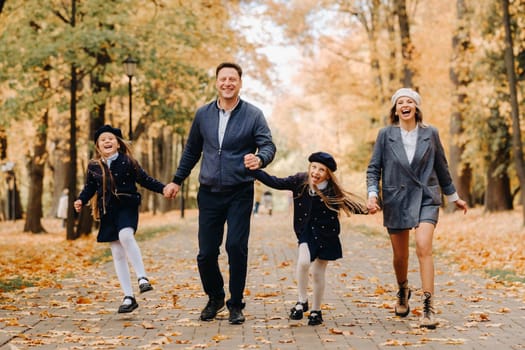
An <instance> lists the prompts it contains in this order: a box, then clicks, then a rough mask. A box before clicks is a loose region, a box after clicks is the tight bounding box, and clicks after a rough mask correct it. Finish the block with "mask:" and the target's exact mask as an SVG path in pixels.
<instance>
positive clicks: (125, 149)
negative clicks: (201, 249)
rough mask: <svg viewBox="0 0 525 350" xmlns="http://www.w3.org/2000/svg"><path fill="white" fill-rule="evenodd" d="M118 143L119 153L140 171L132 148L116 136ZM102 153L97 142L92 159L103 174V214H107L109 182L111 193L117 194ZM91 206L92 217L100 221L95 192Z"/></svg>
mask: <svg viewBox="0 0 525 350" xmlns="http://www.w3.org/2000/svg"><path fill="white" fill-rule="evenodd" d="M115 137H116V138H117V142H118V143H119V146H120V148H119V150H118V152H120V153H123V154H125V155H126V156H127V157H128V158H129V159H130V161H131V163H132V164H133V168H134V169H135V170H136V171H137V170H138V166H139V165H138V162H137V160H136V159H135V158H134V157H133V154H132V151H131V147H130V146H129V145H128V144H127V143H126V142H125V141H124V140H123V139H121V138H120V137H118V136H116V135H115ZM103 159H104V158H103V157H102V153H101V152H100V149H99V148H98V142H95V154H94V155H93V158H92V159H91V161H92V162H95V163H97V164H98V165H99V166H100V170H101V174H102V205H103V212H104V214H105V213H106V190H107V183H108V181H109V183H110V188H111V193H115V185H114V183H113V176H111V172H109V171H106V167H105V166H104V164H103V163H104V162H103ZM89 204H90V205H91V215H92V216H93V218H94V219H95V220H97V221H98V220H100V212H99V208H98V194H97V193H96V192H95V195H94V196H93V197H92V198H91V200H90V201H89Z"/></svg>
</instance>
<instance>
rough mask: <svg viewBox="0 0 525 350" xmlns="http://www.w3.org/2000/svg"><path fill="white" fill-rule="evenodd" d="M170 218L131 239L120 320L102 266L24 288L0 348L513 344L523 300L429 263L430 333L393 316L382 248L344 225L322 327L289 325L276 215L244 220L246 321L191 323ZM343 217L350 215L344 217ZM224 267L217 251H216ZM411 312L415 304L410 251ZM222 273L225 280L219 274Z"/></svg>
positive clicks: (289, 265) (520, 337) (194, 287)
mask: <svg viewBox="0 0 525 350" xmlns="http://www.w3.org/2000/svg"><path fill="white" fill-rule="evenodd" d="M163 220H176V222H178V223H179V224H178V229H177V230H176V231H177V232H173V233H172V234H169V235H165V236H162V237H157V238H153V239H151V240H148V241H144V242H140V245H141V247H142V253H143V255H144V260H145V264H146V267H147V270H148V271H149V272H150V277H151V278H152V282H153V283H154V287H155V289H154V291H152V292H148V293H145V294H143V295H139V296H138V297H137V300H138V302H139V305H140V307H139V308H138V309H137V310H136V311H135V312H133V313H132V314H130V315H126V316H122V315H118V314H117V313H116V309H117V307H118V304H119V302H120V288H119V287H118V285H117V282H116V278H115V277H114V271H113V266H112V263H107V264H104V265H103V268H102V269H101V270H100V271H93V273H92V274H91V277H90V278H89V279H87V280H86V279H82V280H78V279H74V278H71V279H67V280H65V281H64V283H63V289H61V290H47V291H44V292H42V291H37V290H31V289H28V290H26V291H25V292H24V293H25V294H26V296H25V299H24V300H25V303H26V304H24V305H18V306H16V307H14V306H13V307H6V306H4V307H3V309H2V310H0V320H1V321H2V322H0V349H1V350H4V349H29V348H35V349H228V350H231V349H272V350H277V349H283V350H284V349H326V350H328V349H389V348H393V349H412V348H416V347H418V348H423V349H448V348H454V349H476V350H478V349H498V350H500V349H524V348H525V303H524V302H525V300H523V294H520V293H519V292H518V291H517V290H512V289H511V288H502V287H501V286H499V285H498V284H496V283H494V282H493V281H492V280H486V279H483V278H481V277H478V276H474V275H466V274H463V273H460V272H458V271H456V270H455V269H454V267H453V266H448V265H446V264H445V262H444V261H442V260H440V259H439V257H437V259H436V271H437V276H436V287H437V288H436V293H437V301H436V305H435V306H436V308H437V310H438V312H439V314H438V318H439V319H440V326H439V327H438V328H437V329H436V330H421V329H419V328H418V327H417V321H418V317H417V314H414V313H413V314H411V315H410V316H409V317H408V318H406V319H399V318H396V317H394V314H393V309H392V305H393V303H394V302H395V299H394V296H395V292H396V291H395V288H394V284H393V278H394V277H393V273H392V267H391V251H390V246H389V243H388V241H387V240H386V237H385V236H383V235H376V236H374V235H364V234H362V233H358V232H353V231H352V230H350V229H348V225H346V223H345V225H344V226H345V232H344V233H343V235H342V240H343V249H344V258H343V259H342V260H338V261H336V262H333V263H330V264H329V267H328V275H327V283H328V285H327V289H326V295H325V299H324V302H325V304H324V309H323V316H324V319H325V323H324V324H323V325H322V326H316V327H312V326H307V325H306V320H302V321H290V320H288V318H287V314H288V310H289V308H290V307H292V305H293V304H294V302H295V300H296V288H295V283H294V269H295V267H294V264H295V248H296V246H295V237H294V235H293V233H292V232H291V218H290V217H289V216H287V215H286V214H281V213H277V214H276V215H274V216H272V217H269V216H265V215H261V216H259V217H257V218H254V220H253V229H252V236H251V241H250V268H249V276H248V282H247V296H246V302H247V307H246V309H245V315H246V317H247V320H246V323H245V324H243V325H230V324H229V323H228V320H227V316H228V315H227V313H224V314H221V315H220V317H219V319H218V320H215V321H212V322H200V321H199V320H198V317H199V313H200V309H201V308H202V307H203V306H204V304H205V303H206V298H205V296H204V295H203V293H202V291H201V286H200V281H199V277H198V272H197V270H196V264H195V255H196V252H197V250H196V234H195V232H196V224H195V217H194V216H192V217H188V218H187V219H185V220H184V221H181V220H180V219H178V218H176V217H175V216H173V218H167V217H162V219H161V220H160V221H163ZM350 220H351V219H350ZM221 263H222V267H226V255H225V254H222V255H221ZM410 264H411V268H412V269H411V270H410V277H409V278H410V284H411V287H412V288H413V290H414V289H415V293H414V294H413V297H412V299H411V306H412V309H413V310H414V311H415V312H416V313H417V312H418V311H419V310H420V308H421V301H420V293H418V290H417V287H418V286H419V282H418V281H419V277H418V272H417V270H416V267H417V263H416V261H415V254H412V257H411V262H410ZM226 278H227V276H226Z"/></svg>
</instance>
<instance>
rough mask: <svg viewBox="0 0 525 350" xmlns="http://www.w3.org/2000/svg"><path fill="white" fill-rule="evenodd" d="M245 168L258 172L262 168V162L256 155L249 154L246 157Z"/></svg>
mask: <svg viewBox="0 0 525 350" xmlns="http://www.w3.org/2000/svg"><path fill="white" fill-rule="evenodd" d="M244 166H245V167H246V168H248V169H250V170H257V169H260V168H261V167H262V160H261V158H259V157H257V156H256V155H255V154H253V153H248V154H247V155H245V156H244Z"/></svg>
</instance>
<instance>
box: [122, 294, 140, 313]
mask: <svg viewBox="0 0 525 350" xmlns="http://www.w3.org/2000/svg"><path fill="white" fill-rule="evenodd" d="M126 299H129V300H130V301H131V303H125V304H124V301H125V300H126ZM122 302H123V304H122V305H120V306H119V308H118V313H119V314H126V313H129V312H131V311H133V310H135V309H136V308H138V307H139V304H137V301H136V300H135V298H133V297H131V296H128V295H126V296H125V297H124V300H123V301H122Z"/></svg>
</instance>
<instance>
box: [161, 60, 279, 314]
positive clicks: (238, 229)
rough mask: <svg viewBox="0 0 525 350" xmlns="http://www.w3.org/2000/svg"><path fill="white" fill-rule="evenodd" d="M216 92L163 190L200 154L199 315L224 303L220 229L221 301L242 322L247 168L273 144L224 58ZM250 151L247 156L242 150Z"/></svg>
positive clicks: (262, 159)
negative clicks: (203, 298)
mask: <svg viewBox="0 0 525 350" xmlns="http://www.w3.org/2000/svg"><path fill="white" fill-rule="evenodd" d="M215 78H216V80H215V87H216V89H217V93H218V95H219V96H218V98H217V99H216V100H215V101H212V102H210V103H208V104H206V105H204V106H202V107H201V108H199V109H198V110H197V113H196V114H195V118H194V120H193V123H192V126H191V129H190V133H189V136H188V141H187V143H186V146H185V147H184V151H183V153H182V157H181V160H180V163H179V166H178V168H177V171H176V173H175V175H174V177H173V182H171V183H169V184H168V185H166V189H165V190H164V195H165V196H166V197H168V198H175V196H176V195H177V193H178V192H179V189H180V186H181V184H182V182H183V181H184V179H186V178H187V177H188V176H189V175H190V172H191V171H192V169H193V167H194V166H195V165H196V164H197V162H198V161H199V159H201V157H202V161H201V168H200V174H199V182H200V186H199V192H198V194H197V203H198V207H199V233H198V240H199V254H198V255H197V265H198V267H199V273H200V277H201V282H202V286H203V288H204V292H205V293H206V294H207V295H208V303H207V304H206V306H205V307H204V309H203V310H202V312H201V315H200V319H201V320H202V321H211V320H213V319H214V318H215V316H216V315H217V313H218V312H219V311H220V310H222V309H223V308H224V304H225V300H224V299H225V297H226V294H225V291H224V280H223V277H222V274H221V270H220V268H219V252H220V246H221V244H222V242H223V238H224V226H225V224H226V226H227V228H228V232H227V234H226V252H227V253H228V263H229V277H230V281H229V292H230V294H231V297H230V298H229V299H228V300H227V301H226V305H227V307H228V310H229V312H230V316H229V318H228V320H229V322H230V323H231V324H241V323H244V321H245V317H244V314H243V312H242V310H243V309H244V307H245V303H244V300H243V299H244V288H245V284H246V274H247V269H248V238H249V236H250V221H251V216H252V207H253V182H254V179H253V177H252V176H250V175H249V172H248V171H247V170H246V167H247V168H249V169H258V168H262V167H264V166H265V165H267V164H269V163H270V162H271V161H272V160H273V158H274V155H275V145H274V143H273V141H272V135H271V133H270V129H269V128H268V125H267V123H266V119H265V118H264V114H263V112H262V111H261V110H260V109H259V108H257V107H255V106H254V105H252V104H250V103H248V102H246V101H244V100H243V99H241V98H240V97H239V92H240V89H241V87H242V69H241V67H240V66H239V65H238V64H236V63H231V62H224V63H221V64H219V65H218V66H217V68H216V70H215ZM247 154H250V155H252V157H251V158H250V161H248V162H245V161H244V158H243V157H244V156H245V155H247Z"/></svg>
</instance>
